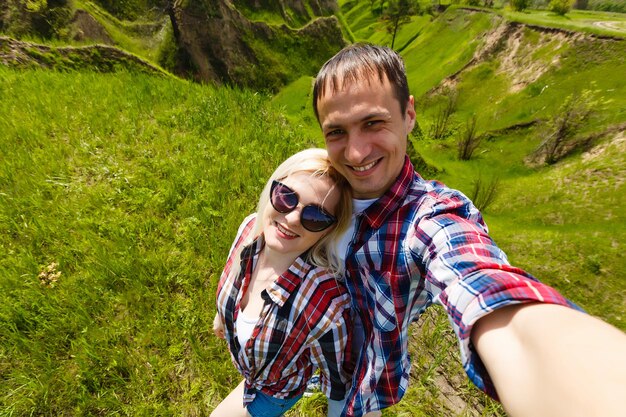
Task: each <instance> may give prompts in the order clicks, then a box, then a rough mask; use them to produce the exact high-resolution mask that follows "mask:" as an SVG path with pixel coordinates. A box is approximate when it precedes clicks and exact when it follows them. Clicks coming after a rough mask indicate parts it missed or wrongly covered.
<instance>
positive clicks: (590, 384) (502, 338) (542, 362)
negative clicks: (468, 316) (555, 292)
mask: <svg viewBox="0 0 626 417" xmlns="http://www.w3.org/2000/svg"><path fill="white" fill-rule="evenodd" d="M471 339H472V343H473V344H474V346H475V348H476V351H477V352H478V354H479V356H480V358H481V360H482V361H483V363H484V364H485V367H486V368H487V371H488V372H489V375H490V376H491V378H492V380H493V382H494V384H495V387H496V390H497V392H498V395H499V397H500V400H501V401H502V404H503V405H504V408H505V409H506V411H507V412H508V413H509V414H510V415H511V416H515V417H517V416H532V417H538V416H549V417H556V416H567V417H574V416H581V417H583V416H584V417H589V416H602V417H609V416H616V417H617V416H624V415H626V414H625V413H626V334H624V333H623V332H621V331H620V330H618V329H616V328H615V327H613V326H611V325H609V324H607V323H605V322H603V321H601V320H599V319H597V318H594V317H592V316H589V315H587V314H585V313H582V312H580V311H576V310H573V309H571V308H567V307H563V306H559V305H552V304H539V303H532V304H522V305H514V306H509V307H504V308H502V309H500V310H497V311H495V312H493V313H490V314H488V315H487V316H485V317H483V318H481V319H480V320H479V321H478V322H477V323H476V324H475V325H474V329H473V330H472V335H471Z"/></svg>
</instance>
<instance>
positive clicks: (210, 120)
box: [0, 67, 309, 415]
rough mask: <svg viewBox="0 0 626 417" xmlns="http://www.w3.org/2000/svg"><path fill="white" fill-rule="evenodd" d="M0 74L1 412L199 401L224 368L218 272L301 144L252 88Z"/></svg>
mask: <svg viewBox="0 0 626 417" xmlns="http://www.w3.org/2000/svg"><path fill="white" fill-rule="evenodd" d="M0 80H1V85H2V88H0V95H1V97H0V112H1V113H2V114H3V115H4V117H3V118H2V120H1V121H0V132H2V134H1V138H0V139H1V140H0V152H2V155H3V162H2V164H0V252H1V253H2V254H3V256H2V257H0V277H2V279H0V287H1V288H2V291H1V292H0V294H1V295H0V297H1V298H2V299H1V300H0V306H1V307H0V317H1V319H0V326H1V331H0V369H2V372H1V373H0V375H1V377H0V415H30V414H39V415H85V414H103V413H104V414H107V415H111V414H129V415H206V414H208V411H209V410H210V409H211V408H212V405H215V404H217V402H219V400H220V398H221V397H223V396H224V395H225V394H226V393H227V392H228V390H229V389H230V388H231V387H233V386H234V385H236V383H237V381H238V378H239V376H238V375H237V373H236V372H235V370H234V367H233V366H232V365H231V364H230V360H229V357H228V354H227V349H226V346H225V345H223V344H222V343H218V342H217V341H216V340H215V339H214V337H213V336H212V334H211V333H210V328H211V323H212V316H213V314H214V311H215V310H214V305H213V303H214V300H215V298H214V292H215V285H216V281H217V278H218V274H219V273H220V272H221V268H222V267H223V262H224V259H225V256H226V254H227V251H228V248H229V247H230V244H231V239H232V238H233V236H234V233H235V231H236V228H237V226H238V225H239V223H240V221H241V220H242V218H243V216H245V215H246V214H247V213H249V212H251V211H253V209H254V205H255V201H256V198H257V195H258V193H259V191H260V189H261V187H262V185H263V184H264V181H265V178H266V177H267V176H268V175H269V174H270V172H271V170H273V168H274V167H275V166H276V165H277V164H278V162H279V161H281V160H283V159H284V158H285V157H287V156H288V155H290V154H292V153H294V152H295V151H296V150H299V149H302V148H303V147H306V146H308V145H309V140H308V139H307V138H306V137H303V136H302V135H300V134H299V133H298V131H297V130H294V129H293V128H291V127H290V126H289V125H288V124H287V123H286V122H285V121H284V119H283V118H282V117H281V116H280V115H278V114H276V113H274V112H272V111H271V110H270V109H269V108H268V106H267V99H266V98H265V97H264V96H262V95H259V94H255V93H253V92H245V91H239V90H231V89H220V90H215V89H213V88H211V87H207V86H204V87H203V86H198V85H193V84H191V83H188V82H183V81H177V80H165V79H158V78H151V77H148V76H142V75H131V74H124V73H117V74H110V75H97V74H89V73H71V74H70V73H67V74H61V73H54V72H43V71H24V72H15V71H11V70H7V69H6V68H2V67H0ZM281 120H282V121H283V122H281ZM259 132H263V135H259ZM234 167H236V169H235V168H234ZM53 263H56V264H57V265H58V266H56V268H55V269H54V271H52V272H51V273H54V272H56V271H59V272H61V275H60V276H59V277H58V282H57V283H56V285H55V286H54V287H48V286H46V285H42V284H41V283H40V278H39V275H40V273H42V272H45V270H46V267H48V266H49V265H51V264H53Z"/></svg>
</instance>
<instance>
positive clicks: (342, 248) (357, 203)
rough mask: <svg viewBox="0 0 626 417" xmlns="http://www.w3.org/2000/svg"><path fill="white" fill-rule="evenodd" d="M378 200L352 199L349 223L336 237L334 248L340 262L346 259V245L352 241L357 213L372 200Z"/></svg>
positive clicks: (364, 208) (370, 203) (372, 201)
mask: <svg viewBox="0 0 626 417" xmlns="http://www.w3.org/2000/svg"><path fill="white" fill-rule="evenodd" d="M376 200H378V199H377V198H372V199H369V200H357V199H355V198H353V199H352V218H351V219H350V225H349V226H348V228H347V229H346V231H345V232H344V233H343V235H341V237H340V238H339V239H337V243H336V246H335V249H336V250H337V254H338V255H339V259H341V261H342V262H345V261H346V254H347V253H348V245H350V242H351V241H352V238H353V237H354V231H355V230H354V229H355V227H356V216H357V215H358V214H359V213H362V212H363V211H365V210H366V209H367V208H368V207H369V206H371V205H372V204H374V202H375V201H376Z"/></svg>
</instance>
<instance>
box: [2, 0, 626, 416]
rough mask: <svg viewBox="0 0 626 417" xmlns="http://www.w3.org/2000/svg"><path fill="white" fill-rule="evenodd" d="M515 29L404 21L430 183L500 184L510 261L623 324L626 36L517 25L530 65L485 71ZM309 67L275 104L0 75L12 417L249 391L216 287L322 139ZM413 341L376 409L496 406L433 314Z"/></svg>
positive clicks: (120, 28) (365, 7)
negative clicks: (218, 320)
mask: <svg viewBox="0 0 626 417" xmlns="http://www.w3.org/2000/svg"><path fill="white" fill-rule="evenodd" d="M80 3H81V4H82V5H83V7H85V8H86V9H88V10H91V9H89V8H92V9H94V10H91V11H92V12H94V14H96V15H98V16H100V17H101V18H102V19H105V20H107V21H109V22H111V23H110V24H111V25H113V26H115V27H116V29H115V30H116V31H117V32H114V30H113V29H111V32H114V33H116V35H115V36H116V37H117V39H118V42H121V43H124V42H126V44H124V45H125V46H124V47H125V48H126V49H127V50H129V51H132V52H134V53H136V54H137V55H141V56H143V57H144V58H146V59H151V60H155V59H156V57H157V55H158V52H157V51H156V49H155V45H153V44H151V43H149V41H148V40H147V39H148V38H149V37H146V38H143V37H133V35H132V34H133V33H134V32H133V29H132V27H129V26H128V24H127V23H125V22H117V23H116V21H115V19H114V18H113V17H112V16H109V15H106V13H104V12H102V11H101V10H100V9H98V8H97V7H95V6H93V4H92V3H90V2H80ZM339 3H340V5H341V11H340V15H339V20H340V22H343V24H344V25H346V26H345V27H344V28H343V30H344V33H346V34H348V35H349V36H350V37H353V38H354V40H370V41H375V42H378V43H383V44H384V43H388V42H389V41H390V35H389V33H388V32H386V30H385V29H384V28H383V27H382V24H381V23H380V21H378V20H377V19H375V18H373V17H372V15H371V13H370V10H369V2H339ZM542 13H543V12H534V11H533V12H528V13H526V14H525V15H524V17H525V18H526V19H528V18H535V19H538V18H539V17H537V16H540V15H541V16H543V14H542ZM598 15H601V16H605V20H609V21H613V20H616V19H617V17H613V16H608V15H602V14H598ZM529 16H531V17H529ZM532 16H535V17H532ZM577 16H579V15H578V14H572V15H571V20H573V21H581V20H583V19H582V18H581V19H579V18H578V17H577ZM585 16H588V15H585ZM621 16H622V15H620V16H619V18H620V19H621ZM253 17H255V18H257V19H268V20H270V21H273V20H276V24H279V23H281V22H280V21H279V19H278V18H276V17H275V16H274V17H271V19H270V17H267V16H263V15H258V16H256V15H255V16H253ZM507 18H508V17H507V16H506V14H505V13H485V12H482V11H467V10H462V9H458V8H454V7H452V8H450V9H449V10H448V11H447V12H445V13H444V14H442V15H440V16H439V17H438V18H436V19H433V20H432V22H431V21H430V20H431V18H430V17H428V16H414V17H413V18H412V21H411V23H410V24H407V25H405V26H403V27H402V28H401V29H400V31H399V34H398V36H397V38H396V46H397V47H398V48H399V50H400V52H401V54H402V55H403V57H404V59H405V61H406V64H407V68H408V74H409V83H410V87H411V90H412V93H413V94H414V95H415V98H416V108H417V110H418V123H419V131H421V132H422V134H421V135H420V134H419V133H417V132H416V133H415V134H414V135H412V136H411V137H410V141H411V144H412V146H413V147H414V148H415V149H416V150H417V152H419V155H420V156H421V158H422V159H423V160H424V163H425V164H427V167H428V168H429V171H428V172H432V173H435V174H433V175H432V176H433V177H435V178H437V179H439V180H441V181H443V182H445V183H446V184H448V185H450V186H452V187H455V188H458V189H460V190H461V191H463V192H464V193H466V194H467V195H472V194H473V193H474V191H475V190H476V187H477V184H478V183H479V181H484V182H487V183H488V182H489V181H496V182H497V184H498V185H497V190H496V191H497V192H496V197H495V199H494V200H493V202H492V203H491V204H490V205H489V206H488V207H487V208H485V210H484V214H485V219H486V221H487V224H488V225H489V228H490V231H491V234H492V236H493V238H494V239H495V240H496V242H497V243H498V244H499V245H500V246H501V247H502V248H503V249H504V250H505V252H507V254H508V256H509V260H510V261H511V262H512V263H513V264H515V265H517V266H520V267H523V268H525V269H527V270H528V271H529V272H531V273H532V274H534V275H535V276H537V277H538V278H540V279H541V280H543V281H545V282H547V283H548V284H549V285H552V286H554V287H555V288H557V289H558V290H560V291H561V292H562V293H563V294H564V295H565V296H567V297H568V298H570V299H571V300H573V301H574V302H576V303H578V304H579V305H581V306H582V307H583V308H584V309H586V310H587V311H588V312H589V313H590V314H593V315H596V316H599V317H601V318H602V319H604V320H606V321H608V322H609V323H611V324H613V325H614V326H616V327H618V328H620V329H621V330H626V316H625V313H626V284H625V283H626V275H625V273H624V271H626V258H625V257H624V255H623V252H624V244H625V243H626V214H625V211H624V207H626V185H625V181H624V180H625V178H626V172H625V168H624V167H626V156H625V155H626V138H625V137H624V124H625V123H626V110H624V109H626V86H625V84H624V76H623V75H620V74H624V73H625V71H624V70H625V69H626V62H625V60H626V53H624V52H625V47H624V41H623V40H621V41H619V40H616V39H602V40H597V39H596V40H587V41H582V40H580V39H579V38H576V37H574V39H570V38H568V37H567V36H564V35H563V36H561V37H557V36H546V35H545V33H544V32H542V31H540V30H535V29H532V28H528V27H524V28H521V29H519V30H520V31H519V34H518V38H517V39H519V41H520V44H519V45H518V48H517V49H516V51H517V54H513V53H507V52H506V51H508V49H507V48H505V47H503V49H500V50H496V51H495V52H494V53H492V54H490V55H486V56H485V57H483V58H482V59H480V60H473V58H474V57H475V56H476V53H477V51H481V50H482V49H483V48H484V47H485V45H486V43H487V39H488V38H489V36H490V34H492V33H493V32H494V31H495V30H496V29H497V28H498V26H499V25H501V24H502V23H503V22H506V19H507ZM546 19H547V21H546V22H547V23H546V22H544V23H545V24H548V23H551V22H553V21H554V20H555V19H556V18H552V17H550V16H548V17H547V18H546ZM593 21H594V22H595V21H597V20H593ZM531 23H533V24H538V22H531ZM580 24H581V25H583V26H584V27H585V28H587V27H588V26H589V24H588V23H584V24H583V23H580ZM557 26H558V25H557ZM592 26H597V25H592ZM612 27H613V26H612ZM574 29H575V28H574ZM619 34H621V35H620V36H621V37H622V38H623V34H624V31H621V32H619ZM348 35H347V36H348ZM559 36H560V35H559ZM618 37H619V36H618ZM124 39H126V40H124ZM142 39H143V40H142ZM503 45H506V42H504V43H503ZM503 51H504V52H503ZM555 57H558V62H556V63H555V60H557V59H556V58H555ZM507 65H508V66H507ZM452 74H456V76H455V77H454V79H453V80H452V84H451V85H453V86H454V90H455V92H456V93H455V94H456V103H455V104H456V107H455V110H454V112H453V114H452V116H451V118H450V121H449V124H448V129H447V131H446V132H445V134H444V135H442V137H441V138H438V139H434V138H433V137H432V135H431V134H430V132H431V130H432V128H433V126H434V125H435V120H436V118H437V117H438V113H439V111H440V109H441V108H442V106H443V105H444V104H445V103H446V100H447V97H448V96H447V95H446V94H448V93H447V92H446V91H445V90H443V89H440V88H438V87H439V86H440V83H441V82H442V81H446V82H450V78H449V77H450V76H451V75H452ZM311 76H312V74H303V76H302V77H301V78H299V79H298V80H297V81H295V82H294V83H292V84H290V85H288V86H286V87H285V88H283V89H282V90H281V91H279V92H278V93H276V94H275V95H269V94H266V93H262V92H256V91H249V90H242V89H239V88H234V87H225V86H221V87H217V86H212V85H200V84H196V83H192V82H189V81H185V80H181V79H177V78H175V77H165V76H157V75H147V74H140V73H134V72H131V71H120V72H116V73H112V74H102V73H95V72H89V71H75V72H56V71H44V70H36V69H28V70H15V69H10V68H7V67H4V66H0V415H1V416H5V415H6V416H26V415H29V416H30V415H32V416H36V415H41V416H77V415H107V416H109V415H113V416H115V415H120V416H125V415H129V416H205V415H209V414H210V412H211V410H212V409H213V407H214V406H216V405H217V404H218V403H219V402H220V401H221V399H222V398H223V397H224V396H225V395H227V394H228V392H230V390H231V389H232V388H233V387H234V386H235V385H237V384H238V383H239V381H240V376H239V375H238V373H237V372H236V371H235V368H234V366H233V365H232V364H231V362H230V357H229V354H228V351H227V348H226V345H225V343H224V342H223V341H221V340H218V339H216V338H215V337H214V336H213V333H212V331H211V328H212V319H213V316H214V314H215V288H216V284H217V280H218V277H219V274H220V273H221V270H222V267H223V264H224V261H225V258H226V255H227V252H228V249H229V247H230V245H231V243H232V238H233V237H234V234H235V233H236V230H237V227H238V226H239V224H240V222H241V220H242V219H243V218H244V217H245V216H246V215H247V214H249V213H251V212H252V211H254V209H255V205H256V199H257V197H258V194H259V192H260V190H261V188H262V186H263V185H264V182H265V180H266V178H267V177H268V176H269V174H270V173H271V171H272V170H273V169H274V168H275V167H276V165H277V164H278V163H280V162H281V161H282V160H284V159H285V158H286V157H287V156H289V155H291V154H293V153H294V152H296V151H298V150H301V149H303V148H306V147H311V146H317V147H321V146H323V140H322V137H321V134H320V133H319V128H318V126H317V124H316V123H317V122H316V121H315V120H314V116H313V113H312V110H311V104H310V100H311V99H310V90H311V81H312V77H311ZM516 83H517V84H516ZM583 92H587V95H588V96H590V97H591V98H590V101H589V102H588V103H587V104H588V105H592V106H593V110H594V112H593V117H591V118H589V120H588V121H587V122H586V123H585V124H584V125H582V126H581V127H579V129H578V130H579V133H580V135H582V136H583V137H585V138H587V139H588V141H587V142H586V146H583V147H580V148H576V149H574V151H572V152H571V153H569V154H568V155H566V156H565V157H564V158H562V159H560V160H559V161H558V162H557V163H555V164H552V165H533V164H529V163H528V162H527V157H528V156H529V155H530V154H531V153H532V152H533V151H534V150H535V149H536V148H537V147H538V146H539V144H540V143H541V142H542V141H543V139H544V138H545V137H546V135H547V134H548V133H547V132H549V128H550V123H551V120H553V118H554V117H555V115H558V114H559V112H561V111H562V108H563V107H562V106H563V102H564V101H565V99H566V98H567V97H569V96H571V95H574V94H578V93H583ZM471 117H476V120H477V126H478V131H479V133H480V134H481V135H483V139H482V141H481V142H480V145H479V146H478V148H477V149H476V151H475V152H474V154H473V156H472V157H471V158H470V159H469V160H466V161H462V160H459V158H458V157H457V140H458V138H459V135H461V134H462V132H463V130H464V128H465V126H466V125H467V121H468V120H469V119H470V118H471ZM589 138H591V139H589ZM411 331H412V333H414V337H413V342H412V343H411V346H410V350H411V354H412V360H413V371H412V377H411V378H412V379H411V385H410V387H409V390H408V391H407V393H406V395H405V399H404V400H403V401H402V402H401V403H400V404H398V405H396V406H395V407H392V408H391V409H389V410H386V411H385V413H384V414H383V415H384V416H436V415H453V416H481V415H482V416H503V415H504V412H503V410H502V409H501V407H500V406H499V405H498V404H497V403H495V402H493V401H491V400H489V399H488V398H486V397H485V396H484V395H482V394H481V393H480V392H479V391H478V390H476V389H475V388H474V387H472V386H471V384H470V383H469V382H468V380H467V378H466V377H465V375H464V374H463V372H462V369H461V367H460V365H459V363H458V353H457V349H456V341H455V340H454V338H453V337H452V336H451V334H450V328H449V326H448V324H447V319H446V318H445V316H444V315H443V314H441V312H440V311H439V310H438V309H436V308H435V309H431V311H429V312H428V313H427V314H425V315H424V316H423V318H422V319H421V320H420V323H418V324H416V325H414V326H413V327H412V328H411ZM325 406H326V405H325V400H324V398H323V396H322V395H320V394H318V395H314V396H313V397H310V398H306V399H303V400H302V401H300V403H298V404H297V405H296V407H295V408H294V410H292V411H291V412H290V413H289V414H288V415H289V416H292V417H293V416H323V415H325Z"/></svg>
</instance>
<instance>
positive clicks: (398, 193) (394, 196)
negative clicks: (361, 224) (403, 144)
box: [363, 155, 416, 230]
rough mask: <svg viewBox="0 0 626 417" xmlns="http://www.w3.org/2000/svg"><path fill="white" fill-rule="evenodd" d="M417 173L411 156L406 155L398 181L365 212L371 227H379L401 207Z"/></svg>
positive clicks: (364, 214)
mask: <svg viewBox="0 0 626 417" xmlns="http://www.w3.org/2000/svg"><path fill="white" fill-rule="evenodd" d="M415 175H416V174H415V170H414V169H413V165H412V164H411V161H410V160H409V157H408V156H406V155H405V157H404V165H403V166H402V170H401V171H400V174H399V175H398V177H397V178H396V181H395V182H394V183H393V184H392V185H391V187H389V189H388V190H387V192H385V194H383V195H382V196H381V197H380V198H379V199H378V200H376V202H374V204H372V205H371V206H369V207H368V208H367V209H366V210H365V211H364V212H363V216H364V218H365V219H366V220H365V221H366V222H367V224H368V226H369V227H371V228H372V229H374V230H375V229H378V228H379V227H381V226H382V225H383V224H384V223H385V221H387V218H388V217H389V216H390V215H391V214H393V213H394V212H395V211H396V210H397V209H398V208H400V206H401V205H402V204H403V201H404V198H405V197H406V196H407V194H408V193H409V191H410V190H411V184H412V183H413V179H414V178H415Z"/></svg>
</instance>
